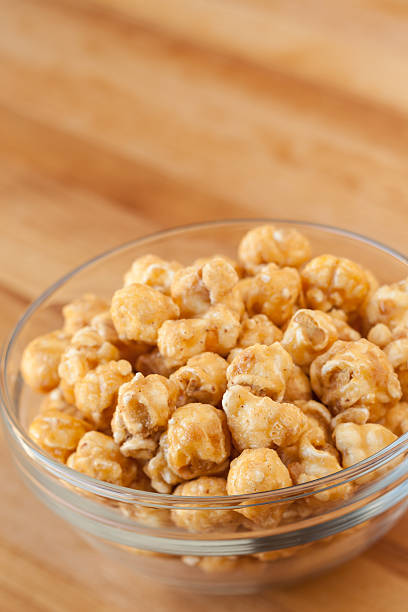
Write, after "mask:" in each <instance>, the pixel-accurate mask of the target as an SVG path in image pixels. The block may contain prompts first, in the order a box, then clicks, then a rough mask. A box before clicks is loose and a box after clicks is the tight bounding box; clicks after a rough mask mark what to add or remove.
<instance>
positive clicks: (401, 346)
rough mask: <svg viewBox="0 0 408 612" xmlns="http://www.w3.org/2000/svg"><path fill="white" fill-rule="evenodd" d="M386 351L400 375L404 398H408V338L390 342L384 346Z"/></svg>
mask: <svg viewBox="0 0 408 612" xmlns="http://www.w3.org/2000/svg"><path fill="white" fill-rule="evenodd" d="M384 353H385V354H386V355H387V357H388V360H389V362H390V363H391V365H392V367H393V368H394V370H395V372H396V373H397V375H398V379H399V381H400V385H401V392H402V399H403V400H408V338H401V339H399V340H394V341H393V342H390V344H388V345H387V346H386V347H385V348H384Z"/></svg>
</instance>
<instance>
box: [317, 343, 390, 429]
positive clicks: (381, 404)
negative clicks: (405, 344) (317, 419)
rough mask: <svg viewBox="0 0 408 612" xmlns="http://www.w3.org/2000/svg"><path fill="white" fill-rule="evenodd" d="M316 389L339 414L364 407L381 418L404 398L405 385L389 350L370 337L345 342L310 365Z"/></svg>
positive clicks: (375, 416)
mask: <svg viewBox="0 0 408 612" xmlns="http://www.w3.org/2000/svg"><path fill="white" fill-rule="evenodd" d="M310 381H311V384H312V389H313V391H314V392H315V393H316V395H317V396H318V397H319V398H320V399H321V401H322V402H323V403H324V404H325V405H326V406H328V407H329V408H330V410H331V412H332V413H333V414H334V415H336V414H338V413H340V412H343V411H344V410H346V409H349V408H352V407H353V408H356V407H362V408H365V409H367V410H368V411H369V419H370V420H372V421H377V420H379V419H380V418H381V417H382V416H383V415H384V413H385V411H386V409H387V408H388V407H390V406H392V405H393V404H395V403H396V402H398V400H399V399H400V398H401V386H400V383H399V380H398V377H397V375H396V374H395V372H394V370H393V368H392V365H391V364H390V362H389V361H388V359H387V357H386V355H385V353H384V352H383V351H382V350H381V349H379V348H378V346H376V345H375V344H372V343H371V342H369V341H368V340H365V339H361V340H357V341H356V342H343V341H342V340H337V342H335V343H334V344H333V345H332V347H331V348H330V349H329V350H328V351H327V352H326V353H324V354H323V355H321V356H320V357H317V358H316V359H315V360H314V361H313V363H312V365H311V367H310Z"/></svg>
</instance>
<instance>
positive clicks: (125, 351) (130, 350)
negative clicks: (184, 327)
mask: <svg viewBox="0 0 408 612" xmlns="http://www.w3.org/2000/svg"><path fill="white" fill-rule="evenodd" d="M90 327H92V329H95V330H96V331H97V332H98V334H99V335H100V337H101V338H103V339H104V340H106V341H107V342H110V343H111V344H113V345H114V346H116V348H117V349H118V350H119V353H120V358H121V359H126V361H130V362H131V363H134V362H135V361H136V359H137V358H138V357H139V356H141V355H142V354H144V353H146V352H147V351H149V350H150V349H151V346H150V345H149V344H147V343H146V342H134V341H124V340H121V339H120V338H119V336H118V332H117V331H116V328H115V326H114V324H113V321H112V316H111V313H110V311H109V310H105V311H104V312H101V313H99V314H97V315H96V316H94V317H93V319H92V320H91V322H90Z"/></svg>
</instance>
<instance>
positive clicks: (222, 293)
mask: <svg viewBox="0 0 408 612" xmlns="http://www.w3.org/2000/svg"><path fill="white" fill-rule="evenodd" d="M238 280H239V277H238V274H237V272H236V271H235V269H234V267H233V266H232V265H231V264H230V263H229V262H228V260H226V259H225V258H223V257H212V258H211V259H209V260H208V261H206V262H205V263H204V264H202V265H197V264H196V265H193V266H188V267H187V268H183V269H181V270H179V271H178V272H177V273H176V274H175V276H174V279H173V283H172V285H171V296H172V298H173V300H174V301H175V303H176V304H177V305H178V306H179V308H180V314H181V316H182V317H195V316H199V315H202V314H204V313H205V312H206V311H207V310H208V308H209V307H210V306H211V305H215V304H217V303H219V302H221V301H222V300H223V299H225V298H226V297H227V296H228V294H229V292H230V291H231V290H232V289H233V287H234V285H236V283H237V282H238Z"/></svg>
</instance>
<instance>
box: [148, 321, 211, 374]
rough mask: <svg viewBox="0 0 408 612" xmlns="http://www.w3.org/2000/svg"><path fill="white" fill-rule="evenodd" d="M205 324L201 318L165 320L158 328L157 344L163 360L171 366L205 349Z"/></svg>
mask: <svg viewBox="0 0 408 612" xmlns="http://www.w3.org/2000/svg"><path fill="white" fill-rule="evenodd" d="M206 341H207V324H206V322H205V321H203V320H202V319H179V320H178V321H165V322H164V323H163V325H162V326H161V327H160V329H159V334H158V338H157V346H158V348H159V351H160V354H161V356H162V357H163V359H164V361H165V362H166V363H167V364H168V365H169V366H173V367H178V366H182V365H184V364H185V363H186V362H187V361H188V360H189V359H190V357H194V355H198V354H199V353H203V352H204V351H205V350H206Z"/></svg>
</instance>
